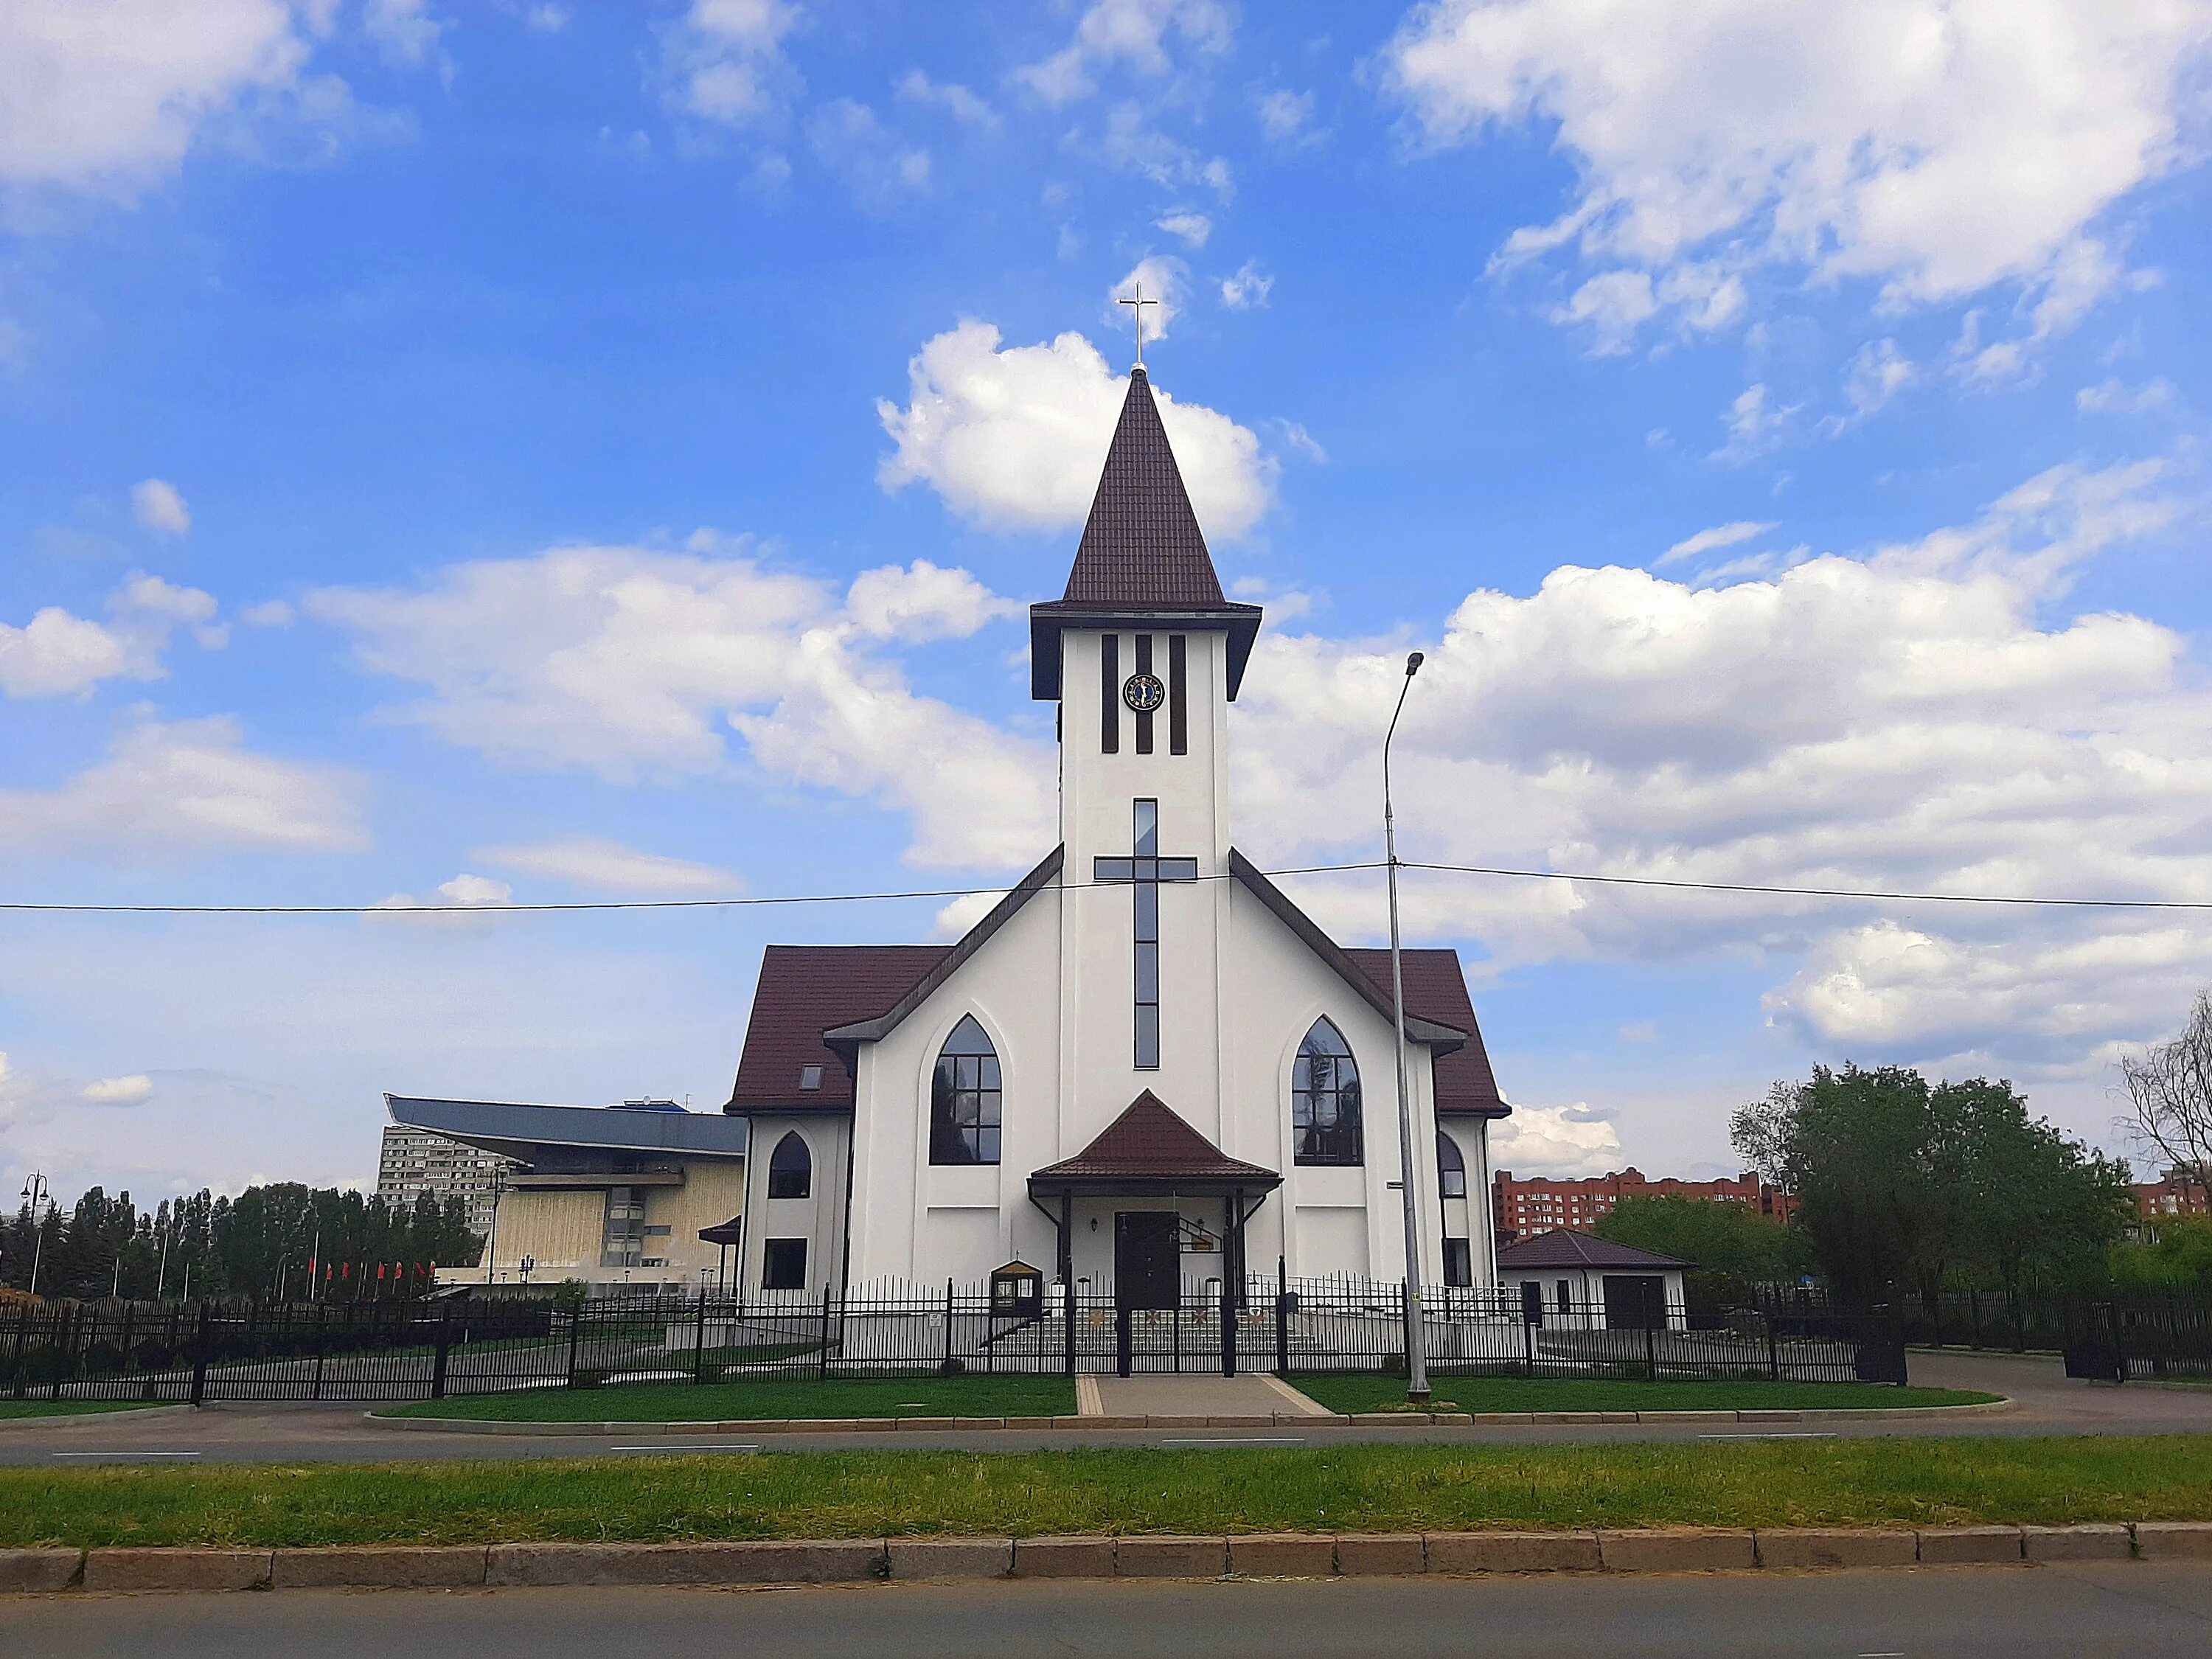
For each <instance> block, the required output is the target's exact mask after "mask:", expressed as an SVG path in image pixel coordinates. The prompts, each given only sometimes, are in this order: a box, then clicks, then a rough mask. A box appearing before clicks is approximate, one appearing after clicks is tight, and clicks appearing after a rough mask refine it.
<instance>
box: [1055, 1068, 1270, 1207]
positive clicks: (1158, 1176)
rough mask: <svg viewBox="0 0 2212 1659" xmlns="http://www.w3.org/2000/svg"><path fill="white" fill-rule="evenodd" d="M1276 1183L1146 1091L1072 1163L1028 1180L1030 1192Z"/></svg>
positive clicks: (1064, 1162)
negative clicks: (1113, 1187) (1128, 1185)
mask: <svg viewBox="0 0 2212 1659" xmlns="http://www.w3.org/2000/svg"><path fill="white" fill-rule="evenodd" d="M1282 1179H1283V1178H1282V1176H1279V1175H1278V1174H1276V1173H1275V1171H1273V1170H1263V1169H1261V1167H1260V1166H1259V1165H1258V1164H1247V1163H1245V1162H1244V1160H1243V1159H1242V1158H1231V1157H1230V1156H1229V1154H1228V1153H1226V1152H1223V1151H1222V1150H1221V1148H1219V1147H1218V1146H1215V1145H1214V1144H1213V1143H1212V1141H1210V1140H1208V1139H1206V1137H1205V1136H1204V1135H1202V1134H1200V1133H1199V1132H1198V1131H1197V1130H1196V1129H1194V1128H1193V1127H1191V1126H1190V1124H1189V1123H1188V1122H1187V1121H1184V1120H1183V1119H1182V1117H1180V1116H1178V1115H1176V1113H1175V1112H1174V1111H1173V1110H1172V1109H1170V1108H1169V1107H1168V1105H1167V1104H1166V1103H1164V1102H1163V1101H1162V1100H1161V1099H1160V1097H1158V1095H1156V1094H1154V1093H1153V1092H1152V1091H1151V1090H1150V1089H1147V1090H1146V1091H1144V1093H1142V1094H1140V1095H1139V1096H1138V1097H1136V1098H1135V1099H1134V1100H1133V1101H1131V1102H1130V1103H1128V1105H1127V1107H1126V1108H1124V1109H1123V1110H1122V1113H1121V1116H1119V1117H1117V1118H1115V1120H1114V1121H1112V1122H1111V1123H1109V1124H1108V1125H1107V1126H1106V1127H1104V1128H1103V1129H1102V1130H1100V1131H1099V1132H1098V1135H1097V1139H1094V1140H1092V1141H1091V1144H1090V1145H1089V1146H1085V1148H1084V1149H1083V1150H1082V1151H1081V1152H1078V1153H1077V1154H1076V1155H1075V1156H1074V1157H1073V1158H1062V1159H1061V1160H1060V1162H1059V1163H1057V1164H1047V1165H1046V1166H1045V1167H1044V1168H1043V1169H1042V1170H1038V1171H1036V1174H1034V1175H1032V1176H1030V1188H1031V1189H1032V1190H1034V1189H1036V1188H1055V1189H1056V1188H1063V1187H1081V1186H1093V1185H1097V1186H1109V1185H1127V1184H1129V1183H1143V1184H1146V1185H1158V1186H1166V1185H1170V1184H1174V1183H1177V1182H1181V1183H1185V1184H1190V1185H1199V1184H1203V1185H1206V1186H1243V1187H1249V1188H1255V1189H1260V1188H1273V1187H1277V1186H1279V1185H1280V1184H1281V1183H1282Z"/></svg>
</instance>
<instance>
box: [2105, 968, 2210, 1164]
mask: <svg viewBox="0 0 2212 1659" xmlns="http://www.w3.org/2000/svg"><path fill="white" fill-rule="evenodd" d="M2120 1084H2121V1087H2122V1088H2123V1089H2124V1091H2125V1092H2126V1094H2127V1097H2128V1106H2129V1116H2128V1117H2127V1118H2126V1119H2125V1120H2124V1122H2125V1123H2126V1125H2127V1127H2128V1130H2129V1133H2130V1134H2132V1135H2133V1136H2134V1138H2135V1139H2136V1144H2137V1145H2138V1146H2142V1148H2143V1149H2144V1150H2145V1151H2147V1152H2153V1153H2154V1154H2156V1156H2157V1157H2158V1158H2160V1159H2162V1160H2163V1161H2164V1162H2165V1164H2166V1167H2167V1168H2169V1169H2174V1170H2184V1171H2185V1172H2186V1173H2187V1174H2188V1176H2189V1178H2190V1179H2191V1180H2192V1181H2194V1182H2197V1185H2198V1186H2200V1187H2204V1188H2212V992H2206V991H2199V992H2198V993H2197V1000H2196V1002H2195V1004H2194V1005H2193V1006H2191V1008H2190V1011H2189V1019H2188V1023H2187V1024H2185V1025H2184V1026H2183V1027H2182V1028H2181V1031H2180V1034H2179V1036H2175V1037H2173V1038H2172V1040H2171V1041H2168V1042H2160V1043H2157V1044H2154V1046H2152V1047H2151V1048H2148V1049H2146V1050H2144V1051H2143V1053H2142V1054H2134V1055H2130V1056H2129V1057H2128V1058H2126V1059H2124V1060H2122V1061H2121V1062H2120Z"/></svg>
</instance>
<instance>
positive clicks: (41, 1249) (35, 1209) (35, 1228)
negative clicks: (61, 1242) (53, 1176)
mask: <svg viewBox="0 0 2212 1659" xmlns="http://www.w3.org/2000/svg"><path fill="white" fill-rule="evenodd" d="M23 1202H24V1203H26V1204H27V1205H29V1206H31V1294H32V1295H33V1296H36V1295H37V1294H38V1293H39V1263H40V1261H43V1260H44V1259H45V1257H46V1228H45V1227H43V1226H42V1225H40V1222H39V1206H40V1205H41V1204H44V1205H46V1206H49V1207H52V1204H53V1192H52V1188H49V1187H48V1186H47V1185H46V1176H42V1175H40V1174H39V1173H38V1172H37V1171H36V1170H33V1171H32V1174H31V1178H30V1179H29V1180H28V1181H27V1182H24V1183H23Z"/></svg>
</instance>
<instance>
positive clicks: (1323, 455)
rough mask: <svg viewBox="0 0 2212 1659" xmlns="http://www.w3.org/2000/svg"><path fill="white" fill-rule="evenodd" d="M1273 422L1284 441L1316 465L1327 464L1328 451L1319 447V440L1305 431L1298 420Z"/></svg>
mask: <svg viewBox="0 0 2212 1659" xmlns="http://www.w3.org/2000/svg"><path fill="white" fill-rule="evenodd" d="M1273 426H1274V428H1275V430H1276V431H1278V432H1279V433H1280V434H1282V437H1283V441H1284V442H1285V443H1286V444H1288V445H1289V446H1290V447H1291V448H1292V449H1295V450H1297V452H1298V453H1299V454H1301V455H1303V456H1304V457H1305V458H1306V459H1308V460H1310V461H1311V462H1312V463H1313V464H1314V465H1316V466H1326V465H1328V451H1327V450H1326V449H1323V448H1322V447H1321V441H1320V440H1319V439H1317V438H1316V437H1315V436H1314V435H1313V434H1312V433H1310V432H1309V431H1307V430H1306V429H1305V428H1304V425H1302V424H1301V423H1300V422H1297V421H1276V422H1273Z"/></svg>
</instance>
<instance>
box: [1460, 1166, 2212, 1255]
mask: <svg viewBox="0 0 2212 1659" xmlns="http://www.w3.org/2000/svg"><path fill="white" fill-rule="evenodd" d="M1493 1185H1494V1187H1495V1188H1496V1191H1495V1194H1494V1197H1495V1200H1496V1213H1497V1217H1498V1230H1499V1231H1500V1232H1501V1233H1510V1235H1511V1236H1512V1237H1516V1238H1528V1237H1534V1235H1536V1234H1538V1233H1548V1232H1553V1231H1558V1230H1559V1229H1561V1228H1565V1229H1566V1230H1567V1231H1570V1232H1587V1231H1589V1229H1590V1228H1591V1227H1593V1226H1595V1225H1596V1223H1597V1218H1599V1217H1600V1216H1601V1215H1606V1214H1608V1213H1609V1212H1611V1211H1612V1209H1613V1206H1614V1205H1616V1204H1618V1203H1620V1200H1622V1199H1624V1198H1694V1199H1701V1200H1705V1202H1707V1203H1710V1204H1748V1205H1749V1206H1751V1207H1752V1208H1753V1209H1754V1210H1756V1211H1757V1212H1759V1214H1761V1215H1763V1216H1771V1218H1774V1219H1775V1220H1777V1221H1787V1220H1788V1219H1789V1218H1790V1199H1789V1195H1788V1194H1785V1193H1784V1191H1783V1190H1782V1189H1781V1188H1778V1187H1771V1186H1769V1185H1768V1184H1767V1183H1766V1182H1763V1181H1761V1180H1760V1179H1759V1177H1758V1176H1755V1175H1753V1174H1751V1173H1749V1172H1748V1171H1747V1172H1746V1173H1744V1174H1742V1175H1740V1176H1736V1177H1735V1179H1734V1180H1733V1181H1730V1180H1726V1179H1723V1180H1718V1181H1678V1180H1676V1179H1675V1178H1674V1177H1673V1176H1662V1177H1661V1178H1660V1179H1659V1180H1656V1181H1654V1180H1652V1179H1651V1178H1650V1177H1649V1176H1646V1175H1645V1174H1644V1172H1643V1171H1642V1170H1638V1169H1637V1168H1636V1167H1635V1166H1634V1165H1631V1166H1630V1167H1629V1168H1627V1169H1626V1170H1620V1172H1619V1173H1618V1174H1614V1175H1601V1176H1587V1177H1585V1178H1584V1179H1583V1180H1580V1181H1554V1180H1551V1179H1548V1178H1547V1177H1545V1176H1534V1177H1533V1178H1531V1179H1529V1180H1526V1181H1516V1180H1515V1179H1514V1176H1513V1172H1512V1171H1511V1170H1498V1173H1497V1176H1495V1177H1494V1180H1493ZM2199 1196H2200V1198H2201V1197H2202V1194H2201V1193H2200V1194H2199Z"/></svg>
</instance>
